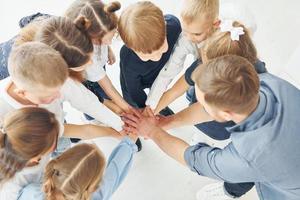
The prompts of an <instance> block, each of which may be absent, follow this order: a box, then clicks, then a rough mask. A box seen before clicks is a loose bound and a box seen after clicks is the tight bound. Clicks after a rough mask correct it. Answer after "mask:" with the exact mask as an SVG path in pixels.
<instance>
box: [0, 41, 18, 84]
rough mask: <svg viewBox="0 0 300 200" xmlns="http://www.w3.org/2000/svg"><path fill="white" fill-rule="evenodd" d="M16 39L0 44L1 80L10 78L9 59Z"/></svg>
mask: <svg viewBox="0 0 300 200" xmlns="http://www.w3.org/2000/svg"><path fill="white" fill-rule="evenodd" d="M14 41H15V38H12V39H10V40H8V41H6V42H3V43H1V44H0V80H2V79H5V78H7V77H9V73H8V57H9V54H10V52H11V48H12V46H13V44H14Z"/></svg>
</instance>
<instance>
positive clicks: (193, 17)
mask: <svg viewBox="0 0 300 200" xmlns="http://www.w3.org/2000/svg"><path fill="white" fill-rule="evenodd" d="M225 19H230V20H233V21H239V22H242V23H243V24H244V25H245V26H246V28H247V29H249V28H250V30H251V32H254V31H255V29H256V25H255V23H254V22H253V21H254V20H253V19H252V15H251V13H250V12H249V11H248V10H247V9H246V8H245V7H243V6H242V5H241V4H240V3H239V2H235V1H227V0H221V1H219V0H184V3H183V6H182V10H181V25H182V31H183V34H181V35H180V37H179V39H178V42H177V44H176V45H175V49H174V52H173V53H172V56H171V58H170V60H169V61H168V63H167V64H166V65H165V66H164V70H162V71H161V72H160V74H159V75H158V77H157V78H156V80H155V81H154V83H153V85H152V87H151V91H150V93H149V95H148V98H147V101H146V105H148V106H150V107H151V108H152V109H155V108H156V106H157V104H158V102H159V100H160V98H161V96H162V94H163V93H164V92H165V91H166V89H167V87H168V85H169V84H170V83H171V81H172V80H173V79H174V78H175V77H176V75H178V74H179V73H180V72H181V71H182V69H183V67H184V61H185V59H186V56H187V55H189V54H191V55H193V56H194V58H195V59H199V58H200V55H199V49H200V48H201V47H202V46H203V42H204V41H205V40H206V38H207V37H209V36H210V35H211V34H212V33H213V32H214V30H215V29H216V28H217V27H218V26H219V24H220V20H225ZM197 62H198V61H197ZM195 64H196V63H195Z"/></svg>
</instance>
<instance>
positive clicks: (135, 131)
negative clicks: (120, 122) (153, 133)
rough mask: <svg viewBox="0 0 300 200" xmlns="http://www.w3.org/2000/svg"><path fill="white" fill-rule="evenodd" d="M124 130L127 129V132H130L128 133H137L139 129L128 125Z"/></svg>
mask: <svg viewBox="0 0 300 200" xmlns="http://www.w3.org/2000/svg"><path fill="white" fill-rule="evenodd" d="M124 130H125V131H126V132H128V134H135V135H137V133H138V132H137V130H136V129H135V128H133V127H130V126H126V127H124Z"/></svg>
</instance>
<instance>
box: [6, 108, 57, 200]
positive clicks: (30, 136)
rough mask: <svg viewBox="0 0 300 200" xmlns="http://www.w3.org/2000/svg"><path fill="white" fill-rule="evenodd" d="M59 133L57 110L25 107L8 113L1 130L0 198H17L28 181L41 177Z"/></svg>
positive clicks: (36, 180)
mask: <svg viewBox="0 0 300 200" xmlns="http://www.w3.org/2000/svg"><path fill="white" fill-rule="evenodd" d="M58 134H59V124H58V122H57V120H56V119H55V116H54V114H53V113H50V112H49V111H47V110H45V109H42V108H34V107H31V108H22V109H20V110H15V111H13V112H11V113H9V114H7V115H6V116H5V118H4V121H3V125H2V128H1V133H0V199H3V200H4V199H10V200H13V199H17V195H18V192H17V191H18V190H20V189H21V188H22V187H25V185H27V184H28V181H30V182H38V181H39V180H40V179H41V176H42V173H41V172H42V169H43V168H44V167H45V166H46V164H47V161H48V160H49V156H47V155H48V154H49V153H50V152H52V151H53V150H54V149H55V148H56V144H57V139H58ZM24 172H26V174H25V173H24Z"/></svg>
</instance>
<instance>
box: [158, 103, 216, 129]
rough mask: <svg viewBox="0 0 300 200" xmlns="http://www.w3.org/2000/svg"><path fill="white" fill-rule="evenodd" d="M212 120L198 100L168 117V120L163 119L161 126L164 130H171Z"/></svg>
mask: <svg viewBox="0 0 300 200" xmlns="http://www.w3.org/2000/svg"><path fill="white" fill-rule="evenodd" d="M211 120H213V119H212V118H211V116H209V115H208V114H207V113H206V111H205V110H204V108H203V106H202V105H201V104H200V103H199V102H197V103H194V104H193V105H191V106H189V107H187V108H185V109H184V110H182V111H180V112H179V113H176V114H175V115H171V116H169V117H167V118H166V120H164V119H163V120H162V122H161V124H160V126H161V127H162V128H163V129H164V130H169V129H172V128H176V127H181V126H187V125H195V124H199V123H202V122H207V121H211ZM164 121H165V122H164Z"/></svg>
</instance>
